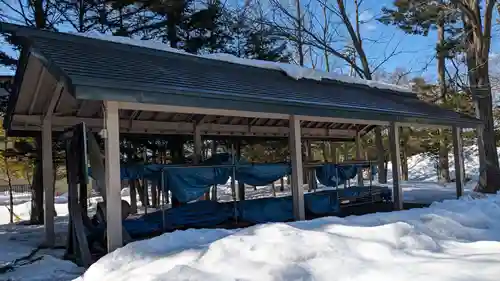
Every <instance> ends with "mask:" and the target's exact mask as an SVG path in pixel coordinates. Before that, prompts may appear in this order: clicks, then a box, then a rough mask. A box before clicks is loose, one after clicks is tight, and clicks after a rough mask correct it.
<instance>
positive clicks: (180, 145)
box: [168, 137, 210, 207]
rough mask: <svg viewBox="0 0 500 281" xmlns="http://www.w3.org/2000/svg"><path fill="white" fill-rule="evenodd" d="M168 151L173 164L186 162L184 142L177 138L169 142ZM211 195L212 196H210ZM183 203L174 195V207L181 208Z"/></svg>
mask: <svg viewBox="0 0 500 281" xmlns="http://www.w3.org/2000/svg"><path fill="white" fill-rule="evenodd" d="M168 149H170V155H172V162H173V163H174V164H182V163H183V162H184V140H183V139H181V138H180V137H176V138H175V139H172V140H171V141H169V142H168ZM209 195H210V194H209ZM180 205H181V203H180V202H179V201H178V200H177V198H175V196H174V195H172V207H177V206H180Z"/></svg>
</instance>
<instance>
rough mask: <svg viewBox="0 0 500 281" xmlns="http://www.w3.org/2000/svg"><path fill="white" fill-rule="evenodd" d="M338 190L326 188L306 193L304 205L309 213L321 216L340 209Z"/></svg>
mask: <svg viewBox="0 0 500 281" xmlns="http://www.w3.org/2000/svg"><path fill="white" fill-rule="evenodd" d="M337 193H338V191H337V190H325V191H320V192H314V193H308V194H306V195H304V207H305V210H306V212H307V213H309V214H312V215H315V216H321V215H330V214H335V213H337V212H339V211H340V202H339V200H338V197H337V196H338V195H337Z"/></svg>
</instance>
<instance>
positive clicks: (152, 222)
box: [123, 201, 234, 237]
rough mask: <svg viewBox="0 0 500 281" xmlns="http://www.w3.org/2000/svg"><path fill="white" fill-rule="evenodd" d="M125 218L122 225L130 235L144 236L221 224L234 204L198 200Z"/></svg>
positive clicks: (230, 216)
mask: <svg viewBox="0 0 500 281" xmlns="http://www.w3.org/2000/svg"><path fill="white" fill-rule="evenodd" d="M163 213H164V217H165V225H163V221H164V219H163V215H162V211H161V210H159V211H156V212H152V213H149V214H145V215H143V216H141V217H139V218H133V219H127V220H125V221H124V223H123V226H124V227H125V229H126V230H127V232H128V233H129V234H130V235H131V236H132V237H139V236H146V235H148V234H150V233H153V232H156V231H163V230H165V231H173V230H175V229H180V228H207V227H214V226H216V225H219V224H222V223H224V222H226V221H228V220H230V219H231V218H233V216H234V206H231V205H229V204H221V203H217V202H214V201H198V202H194V203H190V204H186V205H182V206H179V207H176V208H171V209H167V210H164V211H163Z"/></svg>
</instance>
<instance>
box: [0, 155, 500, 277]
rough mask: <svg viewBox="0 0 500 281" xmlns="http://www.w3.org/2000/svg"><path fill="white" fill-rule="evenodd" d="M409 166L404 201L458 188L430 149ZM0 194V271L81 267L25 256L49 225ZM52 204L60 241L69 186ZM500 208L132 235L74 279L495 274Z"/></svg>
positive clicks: (494, 200)
mask: <svg viewBox="0 0 500 281" xmlns="http://www.w3.org/2000/svg"><path fill="white" fill-rule="evenodd" d="M450 160H451V161H450V164H451V166H452V168H451V170H452V171H453V159H450ZM465 166H466V169H465V170H466V174H467V176H468V177H469V178H471V179H472V180H471V181H470V182H468V183H467V185H466V195H467V194H469V193H471V192H472V189H473V187H474V186H475V184H476V181H477V174H478V162H477V149H474V148H467V149H466V151H465ZM389 167H391V166H390V165H389ZM409 167H410V175H409V176H410V180H409V181H407V182H402V186H403V192H404V198H405V200H406V201H412V202H421V203H429V202H432V201H443V200H447V199H454V198H455V197H456V195H455V185H454V183H451V184H446V185H443V184H439V183H437V177H436V170H435V168H434V167H435V162H434V160H433V159H430V158H429V157H427V156H425V155H416V156H413V157H411V158H410V159H409ZM390 174H391V173H390V171H389V179H390V176H391V175H390ZM354 182H355V180H353V183H354ZM367 183H368V182H367ZM374 184H377V183H376V182H374ZM390 184H391V182H389V185H390ZM279 187H280V186H279V184H277V185H276V186H275V191H274V192H273V190H272V188H271V186H261V187H257V188H256V189H255V190H254V189H253V188H252V187H247V189H246V198H247V199H255V198H262V197H270V196H274V195H275V196H284V195H288V194H290V190H289V186H288V185H285V190H284V191H283V192H280V191H279ZM319 188H325V187H322V186H319ZM305 189H307V186H305ZM1 195H2V194H0V199H2V200H0V224H5V225H1V226H0V245H2V247H0V272H2V268H5V267H6V266H8V267H10V269H11V270H10V271H8V272H6V273H3V274H2V273H0V280H55V281H66V280H72V279H74V278H77V277H78V276H79V275H81V273H82V272H83V269H82V268H79V267H77V266H76V265H74V264H73V263H71V262H68V261H64V260H62V255H63V252H62V250H52V249H51V250H43V249H42V250H38V251H36V253H35V254H33V255H31V256H29V255H30V254H31V253H32V252H33V251H34V250H36V249H37V248H38V246H39V245H40V244H41V243H42V241H43V237H44V236H43V227H41V226H26V225H19V224H15V225H7V223H8V220H9V211H8V209H7V207H8V203H5V202H4V201H5V200H3V199H4V198H3V196H1ZM14 197H15V198H16V200H18V201H17V202H18V203H19V202H22V203H20V204H16V205H15V206H14V212H15V214H16V216H17V217H18V219H19V220H28V219H29V214H30V203H29V201H26V200H25V198H23V196H21V195H15V196H14ZM122 197H123V199H124V200H126V201H129V202H130V196H129V194H128V190H123V192H122ZM7 200H8V199H7ZM100 200H101V199H100V198H91V199H90V202H89V203H90V205H91V206H95V203H97V202H98V201H100ZM218 200H220V201H230V200H232V192H231V188H230V184H229V182H228V184H226V185H221V186H219V187H218ZM7 202H8V201H7ZM139 207H140V206H139ZM56 211H57V214H58V217H57V218H56V233H57V241H58V245H59V246H63V245H64V240H65V238H64V233H65V232H66V230H67V229H66V228H67V214H68V210H67V197H66V195H61V196H58V197H57V198H56ZM140 212H143V210H142V209H141V210H140ZM499 215H500V195H499V196H492V197H491V198H487V199H481V200H471V199H470V197H468V196H465V197H464V198H462V199H461V200H459V201H456V200H455V201H444V202H442V203H434V204H433V205H432V206H431V208H429V209H418V210H410V211H404V212H394V213H384V214H372V215H366V216H360V217H348V218H344V219H341V218H323V219H318V220H314V221H309V222H299V223H290V224H266V225H260V226H255V227H252V228H248V229H243V230H220V229H219V230H188V231H178V232H174V233H170V234H165V235H162V236H160V237H157V238H154V239H150V240H145V241H141V242H136V243H132V244H130V245H127V246H126V247H124V248H122V249H119V250H118V251H115V252H114V253H112V254H110V255H108V256H106V257H104V258H103V259H101V260H100V261H99V262H97V263H96V264H94V265H93V266H92V267H91V268H90V269H89V270H88V271H87V273H86V274H85V275H84V277H81V278H80V279H78V281H88V280H134V279H137V278H141V279H143V280H368V279H370V280H382V279H383V278H394V279H397V278H399V279H400V280H401V279H402V280H423V279H428V280H462V279H464V280H465V279H466V280H496V279H497V276H498V274H499V273H500V269H497V267H494V266H493V265H494V264H495V263H498V262H500V254H499V253H500V251H499V250H500V243H499V242H498V241H500V234H498V233H500V231H499V230H500V221H498V219H496V218H497V217H498V216H499ZM27 256H29V258H27V259H23V258H26V257H27ZM360 268H362V269H363V270H359V269H360Z"/></svg>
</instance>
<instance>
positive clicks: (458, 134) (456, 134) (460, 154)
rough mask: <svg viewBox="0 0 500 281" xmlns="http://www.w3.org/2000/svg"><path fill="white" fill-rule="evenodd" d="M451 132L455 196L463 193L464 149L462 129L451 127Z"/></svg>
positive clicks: (458, 196)
mask: <svg viewBox="0 0 500 281" xmlns="http://www.w3.org/2000/svg"><path fill="white" fill-rule="evenodd" d="M452 134H453V155H454V160H455V184H456V188H457V198H460V197H461V196H462V195H463V194H464V182H465V175H464V166H463V165H464V150H463V145H462V129H461V128H459V127H455V126H454V127H452Z"/></svg>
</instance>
